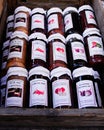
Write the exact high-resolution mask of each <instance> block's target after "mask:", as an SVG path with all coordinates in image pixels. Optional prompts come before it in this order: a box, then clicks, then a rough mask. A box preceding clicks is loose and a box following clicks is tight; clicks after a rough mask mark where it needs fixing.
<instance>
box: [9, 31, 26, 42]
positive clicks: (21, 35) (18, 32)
mask: <svg viewBox="0 0 104 130" xmlns="http://www.w3.org/2000/svg"><path fill="white" fill-rule="evenodd" d="M15 37H19V38H25V39H26V40H27V41H28V35H27V34H26V33H24V32H21V31H15V32H13V33H12V35H11V39H12V38H15Z"/></svg>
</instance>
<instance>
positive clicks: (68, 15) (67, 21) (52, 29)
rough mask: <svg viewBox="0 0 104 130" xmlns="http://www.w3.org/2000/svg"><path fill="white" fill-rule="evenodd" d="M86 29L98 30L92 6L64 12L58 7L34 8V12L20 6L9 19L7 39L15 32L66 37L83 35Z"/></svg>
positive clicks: (71, 8) (66, 9) (73, 8)
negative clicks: (75, 34)
mask: <svg viewBox="0 0 104 130" xmlns="http://www.w3.org/2000/svg"><path fill="white" fill-rule="evenodd" d="M86 28H98V24H97V20H96V17H95V12H94V10H93V8H92V7H91V6H90V5H83V6H81V7H79V9H77V8H75V7H67V8H65V9H64V10H63V11H62V9H60V8H58V7H53V8H50V9H49V10H47V11H46V10H44V9H43V8H34V9H33V10H31V9H29V8H27V7H25V6H19V7H17V8H16V9H15V11H14V15H10V16H9V17H8V18H7V32H6V38H9V37H10V36H11V33H12V32H13V31H22V32H24V33H26V34H31V33H34V32H41V33H43V34H46V35H47V36H50V35H51V34H54V33H60V34H62V35H64V36H65V37H66V36H68V35H69V34H71V33H80V34H81V33H82V32H83V31H84V30H85V29H86Z"/></svg>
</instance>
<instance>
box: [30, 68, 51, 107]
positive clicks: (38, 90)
mask: <svg viewBox="0 0 104 130" xmlns="http://www.w3.org/2000/svg"><path fill="white" fill-rule="evenodd" d="M29 88H30V91H29V92H30V94H29V107H35V108H47V107H49V99H48V97H49V96H50V93H49V70H47V69H46V68H44V67H42V66H38V67H34V68H32V69H31V70H30V71H29Z"/></svg>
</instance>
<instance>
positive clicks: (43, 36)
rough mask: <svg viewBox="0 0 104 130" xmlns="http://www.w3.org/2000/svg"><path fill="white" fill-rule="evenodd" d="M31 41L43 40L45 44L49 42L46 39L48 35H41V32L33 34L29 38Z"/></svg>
mask: <svg viewBox="0 0 104 130" xmlns="http://www.w3.org/2000/svg"><path fill="white" fill-rule="evenodd" d="M31 39H37V40H39V39H42V40H44V41H45V42H47V38H46V35H45V34H43V33H40V32H35V33H32V34H31V35H30V36H29V40H31Z"/></svg>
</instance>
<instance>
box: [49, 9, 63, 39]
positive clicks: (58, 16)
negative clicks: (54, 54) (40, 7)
mask: <svg viewBox="0 0 104 130" xmlns="http://www.w3.org/2000/svg"><path fill="white" fill-rule="evenodd" d="M47 21H48V36H50V35H51V34H54V33H60V34H62V35H64V21H63V15H62V10H61V9H60V8H57V7H53V8H50V9H49V10H48V11H47Z"/></svg>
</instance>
